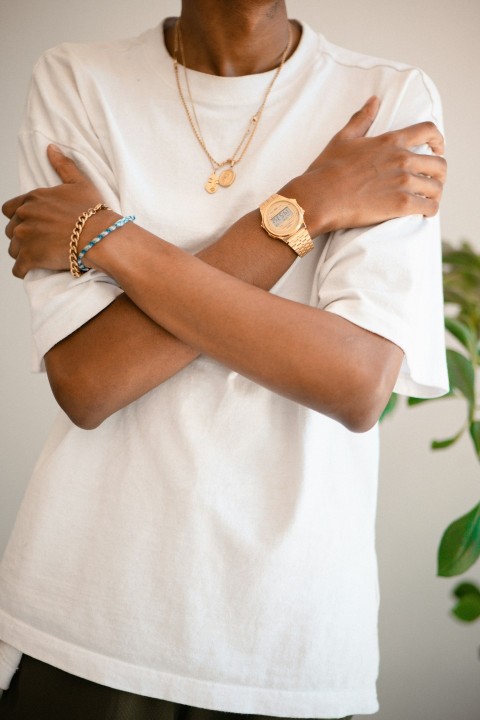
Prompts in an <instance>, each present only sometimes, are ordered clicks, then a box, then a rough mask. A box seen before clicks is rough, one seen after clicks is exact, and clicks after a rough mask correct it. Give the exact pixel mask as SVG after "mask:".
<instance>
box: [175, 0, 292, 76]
mask: <svg viewBox="0 0 480 720" xmlns="http://www.w3.org/2000/svg"><path fill="white" fill-rule="evenodd" d="M175 22H176V19H175V18H169V20H168V21H167V22H166V23H165V27H164V30H165V43H166V46H167V49H168V51H169V53H170V54H171V55H173V51H174V31H175ZM180 25H181V29H182V37H183V43H184V47H185V63H186V66H187V67H189V68H191V69H192V70H198V71H199V72H204V73H208V74H211V75H223V76H229V77H232V76H238V75H252V74H254V73H261V72H267V71H268V70H272V69H273V68H275V67H277V66H278V64H279V63H280V60H281V57H282V53H283V52H284V50H285V47H286V45H287V41H288V34H289V20H288V17H287V9H286V6H285V0H257V1H254V0H235V2H232V0H183V2H182V12H181V15H180ZM300 34H301V29H300V28H299V26H298V25H297V24H296V23H292V45H291V48H290V53H289V54H291V53H292V52H293V51H294V50H295V48H296V46H297V45H298V42H299V40H300Z"/></svg>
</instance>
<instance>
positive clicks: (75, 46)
mask: <svg viewBox="0 0 480 720" xmlns="http://www.w3.org/2000/svg"><path fill="white" fill-rule="evenodd" d="M159 32H160V28H158V27H156V28H152V29H149V30H147V31H145V32H143V33H142V34H141V35H138V36H136V37H131V38H126V39H120V40H111V41H108V42H95V43H72V42H65V43H61V44H60V45H57V46H55V47H52V48H49V49H48V50H45V51H44V52H43V53H42V55H41V56H40V57H39V59H38V60H37V62H36V64H35V67H34V71H33V76H34V78H35V77H38V76H47V77H48V76H51V75H58V74H62V73H63V74H64V73H70V74H74V75H75V74H76V75H80V74H82V73H83V74H89V73H90V74H94V75H96V76H97V77H98V76H99V75H100V76H101V75H102V73H108V74H114V75H117V76H118V75H120V74H121V73H123V72H124V71H125V69H128V68H130V69H133V67H135V65H136V64H137V63H138V61H139V59H140V58H143V54H144V50H145V48H146V47H148V46H149V45H151V44H152V43H154V42H155V40H157V41H158V33H159Z"/></svg>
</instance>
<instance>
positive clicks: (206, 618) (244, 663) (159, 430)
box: [0, 26, 447, 718]
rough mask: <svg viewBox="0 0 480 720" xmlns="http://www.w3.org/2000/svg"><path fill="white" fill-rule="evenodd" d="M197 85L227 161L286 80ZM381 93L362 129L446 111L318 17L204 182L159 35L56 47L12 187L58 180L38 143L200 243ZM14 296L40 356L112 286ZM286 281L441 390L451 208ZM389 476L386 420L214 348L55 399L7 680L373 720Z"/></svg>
mask: <svg viewBox="0 0 480 720" xmlns="http://www.w3.org/2000/svg"><path fill="white" fill-rule="evenodd" d="M189 76H190V82H191V86H192V93H193V95H194V98H195V103H196V106H197V113H198V116H199V121H200V123H201V126H202V129H203V132H204V135H205V139H206V143H207V146H208V147H209V149H211V151H212V153H213V155H218V156H228V153H229V152H231V151H232V148H234V147H235V146H236V144H237V143H238V141H239V138H240V137H241V136H242V134H243V132H244V130H245V127H246V124H247V123H248V120H249V118H250V117H251V116H252V115H253V114H254V112H255V111H256V110H257V108H258V106H259V104H260V101H261V99H262V97H263V94H264V92H265V90H266V87H267V85H268V82H269V80H270V79H271V77H272V73H271V72H268V73H261V74H258V75H253V76H246V77H215V76H211V75H206V74H202V73H198V72H194V71H190V72H189ZM374 93H375V94H377V95H379V96H380V98H381V101H382V104H381V108H380V112H379V114H378V117H377V119H376V120H375V123H374V125H373V127H372V129H371V133H372V134H378V133H381V132H384V131H385V130H387V129H392V128H399V127H403V126H406V125H408V124H411V123H412V122H418V121H421V120H427V119H428V120H429V119H432V120H434V121H435V122H436V123H438V124H439V123H440V122H441V119H440V105H439V100H438V97H437V93H436V91H435V89H434V87H433V85H432V83H431V81H430V80H429V79H428V78H427V77H426V76H425V75H424V74H423V73H422V72H421V71H419V70H417V69H411V68H408V67H406V66H404V65H400V64H398V63H393V62H387V61H384V60H377V59H374V58H369V57H365V56H362V55H358V54H355V53H352V52H348V51H346V50H343V49H340V48H338V47H335V46H334V45H332V44H330V43H328V42H327V41H326V40H325V39H324V38H323V37H322V36H318V35H317V34H316V33H314V32H313V31H312V30H311V29H310V28H309V27H307V26H304V27H303V35H302V39H301V42H300V45H299V47H298V49H297V50H296V52H295V53H294V55H293V56H292V57H291V59H289V60H288V61H287V62H286V63H285V66H284V68H283V70H282V72H281V74H280V76H279V78H278V80H277V82H276V84H275V86H274V88H273V90H272V93H271V95H270V97H269V99H268V103H267V106H266V110H265V112H264V115H263V117H262V120H261V123H260V125H259V127H258V131H257V133H256V135H255V138H254V140H253V142H252V144H251V146H250V148H249V150H248V152H247V154H246V156H245V157H244V159H243V160H242V161H241V163H240V164H239V165H238V167H237V170H238V175H237V180H236V181H235V183H234V184H233V185H232V186H231V187H230V188H229V189H222V188H220V189H219V190H218V192H217V193H216V194H215V195H209V194H207V193H206V192H205V190H204V189H203V185H204V183H205V181H206V179H207V177H208V175H209V173H210V167H209V164H208V160H207V159H206V157H205V155H204V154H203V152H202V150H201V148H200V147H199V146H198V143H197V140H196V139H195V137H194V136H193V133H192V130H191V128H190V126H189V124H188V122H187V119H186V117H185V113H184V110H183V108H182V105H181V103H180V99H179V96H178V91H177V87H176V84H175V77H174V72H173V67H172V61H171V58H170V57H169V55H168V53H167V51H166V48H165V46H164V42H163V35H162V29H161V27H158V28H155V29H153V30H150V31H147V32H146V33H144V34H143V35H141V36H140V37H138V38H136V39H133V40H127V41H121V42H120V41H119V42H113V43H109V44H101V45H100V44H96V45H71V44H69V45H62V46H60V47H59V48H56V49H54V50H51V51H49V52H47V53H46V54H45V55H44V56H43V57H42V58H41V59H40V61H39V63H38V64H37V67H36V69H35V73H34V78H33V83H32V87H31V91H30V95H29V101H28V106H27V111H26V118H25V124H24V128H23V130H22V132H21V134H20V151H21V178H22V190H23V191H25V190H27V189H28V188H32V187H34V186H37V185H48V184H54V183H55V184H56V183H57V182H58V179H57V178H56V177H55V174H54V173H53V171H52V170H51V169H50V167H49V165H48V162H47V159H46V155H45V148H46V145H47V143H48V142H50V141H54V142H55V143H57V144H58V145H60V146H61V147H62V148H63V149H64V150H65V151H66V152H67V153H68V154H69V155H71V156H72V157H74V158H75V159H76V160H77V161H78V162H79V164H80V165H81V167H82V168H83V169H84V170H86V171H87V172H88V174H89V175H90V176H91V178H92V179H93V180H94V181H95V183H96V184H97V186H98V187H99V188H100V190H101V191H102V194H103V197H104V200H105V202H107V203H108V204H109V205H111V206H112V207H113V208H115V209H118V210H119V211H121V212H122V213H124V214H127V213H130V212H134V213H135V214H136V215H137V222H138V224H139V225H142V226H144V227H146V228H148V229H149V230H150V231H152V232H154V233H156V234H157V235H159V236H161V237H162V238H165V239H166V240H168V241H170V242H172V243H175V244H177V245H178V246H180V247H182V248H185V249H186V250H188V251H191V252H196V251H198V250H199V249H200V248H202V247H204V246H205V245H208V244H209V243H211V242H212V241H214V240H215V238H217V237H218V236H219V235H220V234H221V233H222V232H223V231H224V230H225V229H226V228H227V227H228V226H230V225H231V224H232V223H233V222H234V221H235V220H236V219H237V218H239V217H240V216H242V215H243V214H245V213H246V212H248V211H250V210H252V209H253V208H255V207H258V205H259V204H260V203H261V202H262V201H263V200H264V199H265V198H267V197H268V196H269V195H270V194H271V193H273V192H275V191H277V190H278V189H279V188H280V187H281V186H282V185H283V184H285V183H286V182H287V181H288V180H289V179H291V178H292V177H294V176H296V175H298V174H300V173H302V172H303V171H304V170H305V169H306V168H307V166H308V165H309V164H310V163H311V162H312V160H313V159H314V158H315V157H316V156H317V155H318V154H319V153H320V151H321V149H322V148H323V147H324V146H325V144H326V143H327V141H328V140H329V139H330V138H331V137H332V136H333V134H334V133H335V132H337V131H338V130H339V129H340V128H341V127H342V126H343V125H344V124H345V122H346V121H347V119H348V118H349V117H350V116H351V115H352V113H353V112H355V111H356V110H357V109H358V108H359V107H360V106H361V105H362V104H363V103H364V102H365V100H366V99H367V98H368V97H369V96H370V95H372V94H374ZM111 242H114V238H113V237H112V240H111ZM25 285H26V290H27V293H28V295H29V298H30V301H31V307H32V325H33V336H34V346H35V366H36V368H39V367H40V364H41V361H42V357H43V355H44V354H45V352H46V351H47V350H48V349H49V348H50V347H52V346H53V345H54V344H55V343H57V342H58V341H59V340H60V339H62V338H64V337H65V336H67V335H69V334H70V333H72V332H73V331H75V330H76V329H77V328H78V327H80V326H81V325H82V324H84V323H85V322H86V321H87V320H88V319H89V318H91V317H92V316H94V315H95V314H97V313H99V312H100V311H101V310H102V309H103V308H105V307H106V306H107V305H108V304H109V303H110V302H112V300H113V299H114V298H115V297H116V296H117V295H118V294H119V293H120V292H121V290H120V289H119V288H118V287H117V286H116V285H115V284H114V283H112V282H111V281H110V280H109V278H107V277H106V276H105V275H102V274H101V273H97V272H89V273H88V274H86V275H84V276H82V278H81V279H80V280H75V279H73V278H71V277H70V275H69V274H68V273H66V272H61V273H50V272H46V271H34V272H31V273H29V275H28V276H27V278H26V281H25ZM185 292H188V288H187V287H186V288H185ZM272 292H274V293H276V294H278V295H281V296H282V297H285V298H289V299H292V300H296V301H299V302H302V303H306V304H310V305H313V306H318V307H319V308H321V309H324V310H328V311H329V312H334V313H338V314H339V315H342V316H343V317H345V318H347V319H348V320H350V321H351V322H353V323H356V324H357V325H360V326H362V327H364V328H367V329H369V330H371V331H373V332H375V333H377V334H379V335H383V336H384V337H386V338H389V339H390V340H392V341H393V342H394V343H396V344H397V345H399V346H400V347H401V348H402V349H403V350H404V352H405V361H404V363H403V367H402V371H401V374H400V377H399V379H398V383H397V387H396V389H397V391H399V392H401V393H407V394H412V395H417V396H423V397H431V396H436V395H439V394H442V393H444V392H445V391H446V389H447V375H446V369H445V359H444V347H443V342H444V334H443V322H442V319H443V303H442V292H441V259H440V234H439V223H438V218H433V219H425V218H423V217H421V216H412V217H407V218H402V219H399V220H394V221H391V222H388V223H383V224H380V225H378V226H375V227H370V228H365V229H362V230H349V231H345V232H339V233H335V234H334V235H332V236H330V237H328V238H327V237H320V238H318V239H317V240H316V242H315V250H314V251H313V252H311V253H310V254H308V255H307V256H306V257H305V258H303V259H299V260H297V261H296V262H295V263H294V264H293V265H292V266H291V268H290V269H289V270H288V272H287V273H286V274H285V275H284V276H283V277H282V278H281V279H280V280H279V282H278V283H277V284H276V285H275V287H274V288H273V290H272ZM259 341H260V340H259ZM377 465H378V433H377V428H374V429H373V430H371V431H369V432H367V433H364V434H355V433H351V432H349V431H348V430H346V429H345V428H344V427H343V426H342V425H341V424H339V423H337V422H335V421H334V420H331V419H330V418H328V417H325V416H323V415H321V414H319V413H317V412H314V411H313V410H310V409H308V408H306V407H303V406H301V405H299V404H296V403H295V402H292V401H291V400H287V399H285V398H283V397H280V396H279V395H277V394H275V393H273V392H271V391H269V390H267V389H265V388H263V387H261V386H259V385H257V384H255V383H254V382H252V381H250V380H248V379H246V378H245V377H242V376H241V375H239V374H238V373H236V372H232V371H231V370H229V369H228V368H226V367H224V366H222V365H220V364H219V363H218V362H216V361H215V360H212V359H211V358H209V357H200V358H198V359H197V360H195V361H194V362H192V363H191V364H190V365H189V366H188V367H186V368H185V369H184V370H182V371H181V372H179V373H178V374H177V375H176V376H175V377H173V378H171V379H170V380H168V381H167V382H165V383H163V384H162V385H160V386H159V387H157V388H156V389H154V390H152V391H151V392H149V393H148V394H147V395H145V396H143V397H141V398H140V399H139V400H137V401H136V402H134V403H132V404H131V405H129V406H128V407H126V408H125V409H123V410H120V411H119V412H117V413H115V414H114V415H113V416H111V417H110V418H108V419H107V420H106V421H105V422H104V423H103V424H102V425H101V426H100V427H99V428H97V429H96V430H91V431H85V430H81V429H79V428H78V427H75V426H74V425H72V423H71V422H70V421H69V419H68V418H67V417H66V416H65V415H64V414H63V413H62V412H59V414H58V418H57V420H56V422H55V425H54V428H53V430H52V433H51V435H50V438H49V440H48V442H47V444H46V447H45V449H44V451H43V453H42V455H41V457H40V459H39V461H38V464H37V466H36V468H35V471H34V474H33V477H32V480H31V483H30V485H29V487H28V490H27V493H26V496H25V499H24V502H23V505H22V507H21V510H20V512H19V515H18V519H17V522H16V525H15V529H14V532H13V535H12V537H11V540H10V543H9V545H8V548H7V550H6V553H5V555H4V558H3V561H2V564H1V568H0V638H2V640H3V641H4V643H5V644H4V645H3V650H2V649H1V648H0V663H1V662H2V659H3V663H4V670H3V673H4V678H6V676H7V675H10V674H11V667H12V664H14V663H12V653H11V650H9V648H8V646H7V645H6V644H7V643H8V645H9V646H11V647H13V648H16V649H18V651H21V652H25V653H27V654H29V655H32V656H34V657H36V658H38V659H40V660H43V661H44V662H47V663H50V664H51V665H54V666H57V667H59V668H61V669H63V670H66V671H67V672H70V673H74V674H76V675H79V676H81V677H84V678H87V679H89V680H92V681H95V682H97V683H102V684H104V685H108V686H111V687H116V688H121V689H124V690H128V691H131V692H134V693H139V694H144V695H148V696H152V697H157V698H164V699H166V700H171V701H176V702H181V703H184V704H189V705H194V706H200V707H206V708H211V709H216V710H225V711H234V712H240V713H256V714H263V715H276V716H295V717H304V718H307V717H308V718H313V717H322V718H323V717H339V716H344V715H349V714H352V713H373V712H375V711H376V710H377V707H378V706H377V699H376V692H375V680H376V677H377V670H378V648H377V606H378V588H377V570H376V558H375V549H374V522H375V503H376V492H377V470H378V467H377ZM8 653H10V654H8ZM13 654H14V655H15V653H13ZM17 656H18V653H17ZM0 679H1V675H0ZM7 682H8V678H6V679H4V684H6V683H7Z"/></svg>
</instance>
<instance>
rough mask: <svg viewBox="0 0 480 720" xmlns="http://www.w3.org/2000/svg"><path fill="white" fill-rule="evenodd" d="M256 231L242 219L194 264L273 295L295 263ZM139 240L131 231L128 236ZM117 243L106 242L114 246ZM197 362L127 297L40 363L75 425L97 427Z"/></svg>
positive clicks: (101, 220) (101, 222)
mask: <svg viewBox="0 0 480 720" xmlns="http://www.w3.org/2000/svg"><path fill="white" fill-rule="evenodd" d="M105 222H106V219H105V215H103V216H99V217H98V218H92V220H91V221H90V226H89V231H90V234H93V233H95V232H96V231H97V230H101V229H103V227H104V226H105ZM97 225H98V227H97ZM259 225H260V221H259V213H258V211H255V212H252V213H250V214H249V215H246V216H245V217H243V218H241V219H240V220H239V221H238V222H237V223H235V224H234V225H233V226H232V227H231V228H229V230H228V231H227V232H226V233H225V234H224V235H223V236H222V237H221V238H220V239H219V240H218V241H217V242H215V243H213V244H212V245H211V246H209V247H207V248H206V249H204V250H202V251H201V252H200V253H199V257H200V258H201V259H202V260H203V261H204V262H205V263H207V264H209V265H212V266H214V267H217V268H219V269H221V270H222V271H223V272H225V273H229V274H232V275H235V276H236V277H239V278H241V279H243V280H245V281H246V282H248V283H252V284H255V285H257V286H258V287H260V288H263V289H264V290H268V289H270V288H271V287H272V286H273V285H274V284H275V282H276V281H277V280H278V279H279V278H280V277H281V276H282V275H283V274H284V272H286V270H287V269H288V267H289V266H290V265H291V264H292V262H293V261H294V260H295V257H296V255H295V253H294V252H293V251H292V250H291V249H290V248H289V247H288V246H287V245H284V244H283V243H280V242H277V241H275V240H272V239H271V238H269V237H268V236H267V235H266V233H265V232H264V231H263V230H262V229H261V228H260V226H259ZM141 232H142V231H140V230H139V229H138V228H135V227H132V228H131V229H130V233H133V234H136V233H141ZM117 239H118V238H112V239H111V241H112V243H114V245H115V246H116V244H118V243H116V240H117ZM112 249H113V247H112ZM198 354H199V351H198V350H197V349H195V350H194V349H192V348H191V347H189V346H188V345H187V344H185V343H184V342H182V341H181V340H178V339H177V338H176V337H174V336H173V335H172V334H170V333H169V332H168V331H166V330H164V329H163V328H162V327H160V325H159V324H158V323H157V322H155V321H154V320H152V319H151V318H150V317H148V316H147V315H146V314H145V313H144V312H142V310H140V309H139V308H138V307H137V306H136V305H135V303H134V302H133V301H132V300H131V299H130V298H129V297H128V293H127V294H124V295H121V296H120V297H119V298H117V299H116V300H115V301H114V302H113V303H112V304H111V305H110V306H109V307H107V308H106V309H105V310H104V311H103V312H102V313H100V314H99V315H97V316H96V317H94V318H93V319H92V320H91V321H90V322H89V323H87V324H86V325H84V326H83V327H82V328H80V329H79V330H78V331H77V332H75V333H73V334H72V335H70V336H69V337H68V338H66V339H65V340H63V341H62V342H60V343H59V344H58V345H56V346H55V347H54V348H52V350H51V351H50V352H49V353H47V355H46V357H45V363H46V368H47V372H48V375H49V379H50V383H51V386H52V390H53V392H54V394H55V396H56V398H57V400H58V402H59V404H60V405H61V406H62V407H64V409H65V410H66V411H67V412H68V413H69V414H70V415H71V416H73V418H74V419H75V420H76V421H77V422H79V423H80V424H85V425H96V424H98V423H99V422H101V421H102V420H103V419H104V418H105V417H108V416H109V415H111V414H112V413H114V412H116V411H117V410H119V409H120V408H122V407H125V406H126V405H128V404H130V403H131V402H133V401H134V400H136V399H137V398H138V397H140V396H141V395H143V394H144V393H146V392H148V391H149V390H151V389H152V388H154V387H156V386H157V385H160V384H161V383H162V382H164V381H166V380H167V379H169V378H170V377H172V375H174V374H176V373H177V372H179V371H180V370H182V369H183V368H184V367H185V366H186V365H188V364H189V363H190V362H191V361H192V360H194V359H195V358H196V357H197V356H198ZM72 367H74V368H76V372H75V384H76V386H77V387H81V388H82V393H81V395H78V397H77V392H78V391H77V390H76V388H75V387H74V386H73V380H72V375H71V368H72Z"/></svg>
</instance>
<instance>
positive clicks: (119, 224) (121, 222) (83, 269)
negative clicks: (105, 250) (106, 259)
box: [77, 215, 135, 273]
mask: <svg viewBox="0 0 480 720" xmlns="http://www.w3.org/2000/svg"><path fill="white" fill-rule="evenodd" d="M133 220H135V215H127V217H123V218H120V220H117V222H115V223H113V225H110V227H108V228H107V229H106V230H104V231H103V232H101V233H100V235H97V237H95V238H93V240H90V242H89V243H88V244H87V245H85V247H84V248H83V250H82V251H81V252H79V253H78V258H77V262H78V269H79V270H80V271H81V272H82V273H86V272H88V271H89V270H90V268H88V267H86V266H85V265H84V264H83V262H82V258H84V257H85V255H86V253H87V252H88V251H89V250H91V249H92V247H93V246H94V245H96V244H97V243H99V242H100V240H103V238H105V237H107V235H110V233H112V232H113V231H114V230H118V228H121V227H123V225H126V224H127V223H129V222H133Z"/></svg>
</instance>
